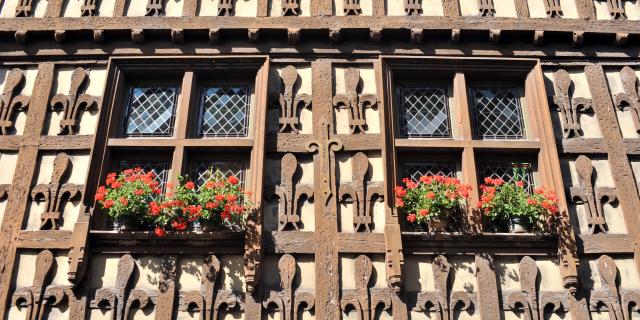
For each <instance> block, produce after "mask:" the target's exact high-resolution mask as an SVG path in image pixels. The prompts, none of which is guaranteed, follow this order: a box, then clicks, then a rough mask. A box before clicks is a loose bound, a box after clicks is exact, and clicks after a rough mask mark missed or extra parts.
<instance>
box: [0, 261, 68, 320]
mask: <svg viewBox="0 0 640 320" xmlns="http://www.w3.org/2000/svg"><path fill="white" fill-rule="evenodd" d="M54 263H55V259H54V257H53V253H51V251H49V250H43V251H40V253H38V256H37V257H36V265H35V270H36V271H35V274H34V276H33V282H32V285H31V286H30V287H23V288H19V289H18V290H16V292H15V293H14V294H13V298H12V304H13V305H15V306H16V307H18V308H27V314H26V317H25V320H40V319H44V315H45V313H46V308H47V306H59V305H60V304H61V303H63V302H64V301H65V298H66V297H67V293H66V291H67V290H69V288H62V287H48V285H49V283H50V282H51V280H52V279H51V276H52V275H51V272H52V271H53V266H54Z"/></svg>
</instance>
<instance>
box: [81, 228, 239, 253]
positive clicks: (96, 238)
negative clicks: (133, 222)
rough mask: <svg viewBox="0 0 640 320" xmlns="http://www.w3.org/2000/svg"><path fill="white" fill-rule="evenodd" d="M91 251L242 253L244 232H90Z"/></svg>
mask: <svg viewBox="0 0 640 320" xmlns="http://www.w3.org/2000/svg"><path fill="white" fill-rule="evenodd" d="M89 243H90V247H91V251H92V252H96V253H136V254H242V252H243V250H244V233H242V232H231V231H218V232H213V233H202V234H196V233H192V232H168V233H167V234H166V235H165V236H164V237H162V238H158V237H156V236H155V235H154V234H153V232H152V231H131V232H113V231H101V230H100V231H99V230H92V231H91V232H90V234H89Z"/></svg>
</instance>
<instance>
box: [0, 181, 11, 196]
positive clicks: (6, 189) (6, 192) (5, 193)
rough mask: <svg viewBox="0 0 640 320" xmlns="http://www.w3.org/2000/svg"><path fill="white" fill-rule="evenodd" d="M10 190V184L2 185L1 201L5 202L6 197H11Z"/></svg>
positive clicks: (0, 191)
mask: <svg viewBox="0 0 640 320" xmlns="http://www.w3.org/2000/svg"><path fill="white" fill-rule="evenodd" d="M10 188H11V185H10V184H0V200H3V199H4V198H5V197H7V196H8V195H9V190H10Z"/></svg>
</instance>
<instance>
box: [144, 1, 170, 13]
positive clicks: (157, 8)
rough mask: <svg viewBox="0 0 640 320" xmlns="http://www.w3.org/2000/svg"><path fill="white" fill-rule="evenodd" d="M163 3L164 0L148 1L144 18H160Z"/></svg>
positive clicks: (162, 11)
mask: <svg viewBox="0 0 640 320" xmlns="http://www.w3.org/2000/svg"><path fill="white" fill-rule="evenodd" d="M164 2H165V0H148V2H147V12H146V13H145V14H144V15H145V16H153V17H157V16H161V15H163V14H164Z"/></svg>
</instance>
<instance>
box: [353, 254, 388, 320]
mask: <svg viewBox="0 0 640 320" xmlns="http://www.w3.org/2000/svg"><path fill="white" fill-rule="evenodd" d="M354 263H355V270H354V271H355V272H354V279H355V282H356V288H355V289H351V290H343V292H342V299H341V300H340V306H341V308H342V311H343V312H346V311H348V310H349V309H350V308H353V309H354V310H355V311H356V313H357V319H362V320H373V318H374V317H373V315H374V313H375V312H374V311H375V310H377V309H382V310H389V308H391V301H392V296H393V295H394V293H393V292H392V291H391V290H390V289H389V288H375V289H372V288H369V282H370V281H371V275H372V272H373V264H372V262H371V259H370V258H369V257H367V256H366V255H359V256H358V257H356V258H355V261H354ZM380 306H381V307H380Z"/></svg>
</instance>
